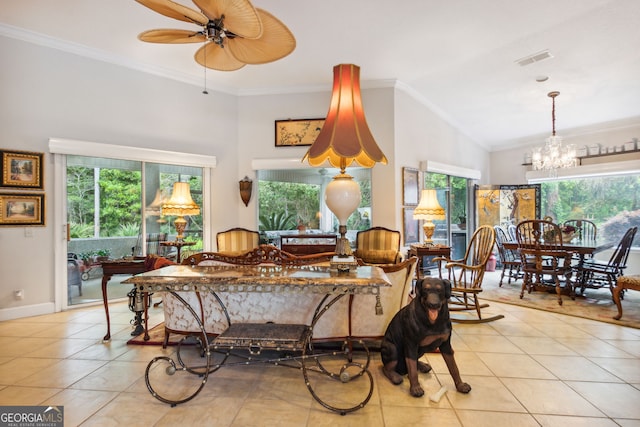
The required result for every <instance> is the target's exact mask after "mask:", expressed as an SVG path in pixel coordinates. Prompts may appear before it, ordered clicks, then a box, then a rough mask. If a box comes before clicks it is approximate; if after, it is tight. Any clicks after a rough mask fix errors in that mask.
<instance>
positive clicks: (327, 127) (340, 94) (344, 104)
mask: <svg viewBox="0 0 640 427" xmlns="http://www.w3.org/2000/svg"><path fill="white" fill-rule="evenodd" d="M305 160H308V161H309V164H310V165H311V166H320V165H322V164H323V163H324V162H325V161H328V162H329V163H330V164H331V165H332V166H333V167H336V168H340V169H341V170H344V169H345V168H346V167H348V166H349V165H351V164H352V163H354V162H355V163H356V164H358V165H360V166H363V167H367V168H370V167H373V166H374V165H375V164H376V162H379V163H382V164H387V158H386V157H385V155H384V153H383V152H382V150H380V147H378V144H376V141H375V140H374V139H373V135H372V134H371V131H370V130H369V126H368V125H367V120H366V119H365V116H364V109H363V108H362V98H361V94H360V67H358V66H357V65H353V64H340V65H336V66H335V67H333V93H332V95H331V104H330V105H329V112H328V113H327V117H326V119H325V122H324V126H322V130H321V131H320V134H319V135H318V137H317V138H316V140H315V141H314V143H313V144H312V145H311V147H309V150H308V151H307V153H306V154H305V155H304V157H303V159H302V161H305Z"/></svg>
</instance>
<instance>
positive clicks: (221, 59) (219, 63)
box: [195, 42, 245, 71]
mask: <svg viewBox="0 0 640 427" xmlns="http://www.w3.org/2000/svg"><path fill="white" fill-rule="evenodd" d="M205 58H206V61H205ZM195 59H196V62H197V63H198V64H200V65H202V66H203V67H207V68H211V69H213V70H218V71H234V70H238V69H240V68H242V67H244V66H245V64H244V62H240V61H238V60H237V59H236V58H234V57H233V55H231V52H229V49H227V48H222V47H220V46H218V45H217V44H215V43H211V42H210V43H207V44H206V45H204V46H202V47H201V48H200V49H198V51H197V52H196V54H195Z"/></svg>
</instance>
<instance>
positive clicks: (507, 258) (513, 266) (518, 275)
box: [493, 225, 522, 286]
mask: <svg viewBox="0 0 640 427" xmlns="http://www.w3.org/2000/svg"><path fill="white" fill-rule="evenodd" d="M493 229H494V230H495V231H496V247H497V248H498V256H499V258H500V264H502V273H501V274H500V283H499V284H498V285H499V286H502V281H503V280H504V276H505V275H506V276H507V283H508V284H511V279H513V280H514V281H515V280H520V279H522V272H521V271H520V254H519V253H518V251H517V250H513V249H507V248H505V247H504V243H505V242H508V241H509V237H508V236H507V232H506V231H504V228H502V227H501V226H499V225H495V226H494V227H493Z"/></svg>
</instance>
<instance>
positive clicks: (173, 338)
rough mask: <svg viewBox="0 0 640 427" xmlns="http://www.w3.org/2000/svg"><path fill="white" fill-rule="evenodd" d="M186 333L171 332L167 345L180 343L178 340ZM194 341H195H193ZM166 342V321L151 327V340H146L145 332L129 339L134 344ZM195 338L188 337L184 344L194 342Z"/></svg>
mask: <svg viewBox="0 0 640 427" xmlns="http://www.w3.org/2000/svg"><path fill="white" fill-rule="evenodd" d="M184 337H185V336H184V335H180V334H171V335H169V343H168V344H167V345H178V342H179V341H180V340H181V339H182V338H184ZM192 341H193V342H192ZM163 343H164V323H160V324H159V325H156V326H154V327H153V328H151V329H149V340H147V341H145V340H144V332H143V333H141V334H140V335H138V336H135V337H133V338H131V339H130V340H129V341H127V344H132V345H162V344H163ZM193 343H195V340H192V339H188V340H186V341H185V342H184V343H183V344H193Z"/></svg>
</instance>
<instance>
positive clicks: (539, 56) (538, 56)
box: [516, 50, 553, 67]
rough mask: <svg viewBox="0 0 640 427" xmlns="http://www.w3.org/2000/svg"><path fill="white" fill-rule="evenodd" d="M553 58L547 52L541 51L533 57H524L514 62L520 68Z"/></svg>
mask: <svg viewBox="0 0 640 427" xmlns="http://www.w3.org/2000/svg"><path fill="white" fill-rule="evenodd" d="M549 58H553V55H551V54H550V53H549V51H548V50H543V51H542V52H538V53H534V54H533V55H529V56H525V57H524V58H520V59H518V60H517V61H516V63H517V64H519V65H520V66H521V67H524V66H525V65H529V64H533V63H534V62H540V61H544V60H545V59H549Z"/></svg>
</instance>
